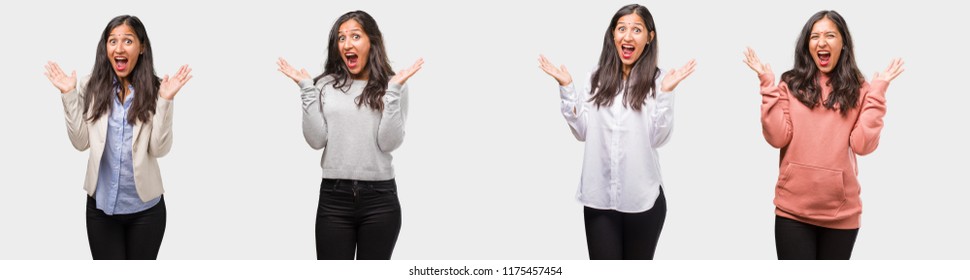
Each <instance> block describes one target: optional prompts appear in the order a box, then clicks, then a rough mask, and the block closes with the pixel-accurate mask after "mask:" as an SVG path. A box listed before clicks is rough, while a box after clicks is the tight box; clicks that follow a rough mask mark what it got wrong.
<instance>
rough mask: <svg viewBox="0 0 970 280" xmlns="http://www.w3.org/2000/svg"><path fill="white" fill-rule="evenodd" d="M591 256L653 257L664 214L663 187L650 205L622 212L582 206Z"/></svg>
mask: <svg viewBox="0 0 970 280" xmlns="http://www.w3.org/2000/svg"><path fill="white" fill-rule="evenodd" d="M583 217H584V219H585V223H586V247H587V248H588V249H589V259H591V260H652V259H653V253H654V252H655V251H656V250H657V241H659V240H660V231H661V230H663V227H664V220H665V219H666V217H667V199H666V198H665V197H664V192H663V187H661V188H660V196H658V197H657V201H656V202H655V203H654V205H653V208H650V210H647V211H644V212H640V213H623V212H619V211H615V210H599V209H593V208H589V207H583Z"/></svg>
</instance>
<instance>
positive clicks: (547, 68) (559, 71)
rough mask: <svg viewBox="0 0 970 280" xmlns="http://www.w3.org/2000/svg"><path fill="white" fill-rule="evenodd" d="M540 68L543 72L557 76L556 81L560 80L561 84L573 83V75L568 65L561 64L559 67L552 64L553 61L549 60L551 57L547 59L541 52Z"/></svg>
mask: <svg viewBox="0 0 970 280" xmlns="http://www.w3.org/2000/svg"><path fill="white" fill-rule="evenodd" d="M539 68H540V69H542V72H546V74H549V76H552V77H553V78H555V79H556V81H557V82H559V85H560V86H566V85H569V84H571V83H573V76H572V75H569V71H568V70H566V65H559V67H556V66H555V65H553V64H552V62H549V59H546V57H545V56H543V55H541V54H540V55H539Z"/></svg>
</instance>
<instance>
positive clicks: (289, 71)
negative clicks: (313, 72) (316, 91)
mask: <svg viewBox="0 0 970 280" xmlns="http://www.w3.org/2000/svg"><path fill="white" fill-rule="evenodd" d="M276 65H277V66H279V67H280V68H279V69H277V70H280V72H283V75H286V76H287V77H290V79H293V82H296V83H297V84H299V83H300V81H302V80H306V79H309V78H310V72H307V71H306V69H300V70H299V71H297V70H296V68H293V66H290V63H289V62H286V59H283V58H282V57H280V60H278V61H276Z"/></svg>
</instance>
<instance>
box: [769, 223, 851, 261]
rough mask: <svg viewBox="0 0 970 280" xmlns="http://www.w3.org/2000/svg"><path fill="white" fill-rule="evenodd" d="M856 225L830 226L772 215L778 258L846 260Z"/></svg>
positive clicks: (849, 252) (849, 253)
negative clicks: (834, 227) (851, 227)
mask: <svg viewBox="0 0 970 280" xmlns="http://www.w3.org/2000/svg"><path fill="white" fill-rule="evenodd" d="M857 235H859V229H832V228H824V227H820V226H816V225H810V224H806V223H803V222H799V221H796V220H792V219H788V218H783V217H779V216H775V250H776V251H777V252H778V259H779V260H848V259H849V257H851V256H852V246H854V245H855V238H856V236H857Z"/></svg>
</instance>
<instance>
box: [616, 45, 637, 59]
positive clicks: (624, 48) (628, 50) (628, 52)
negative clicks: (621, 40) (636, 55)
mask: <svg viewBox="0 0 970 280" xmlns="http://www.w3.org/2000/svg"><path fill="white" fill-rule="evenodd" d="M636 49H637V48H636V47H634V46H633V45H630V44H623V45H621V46H620V53H621V54H622V55H623V58H624V59H628V58H631V57H633V51H634V50H636Z"/></svg>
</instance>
